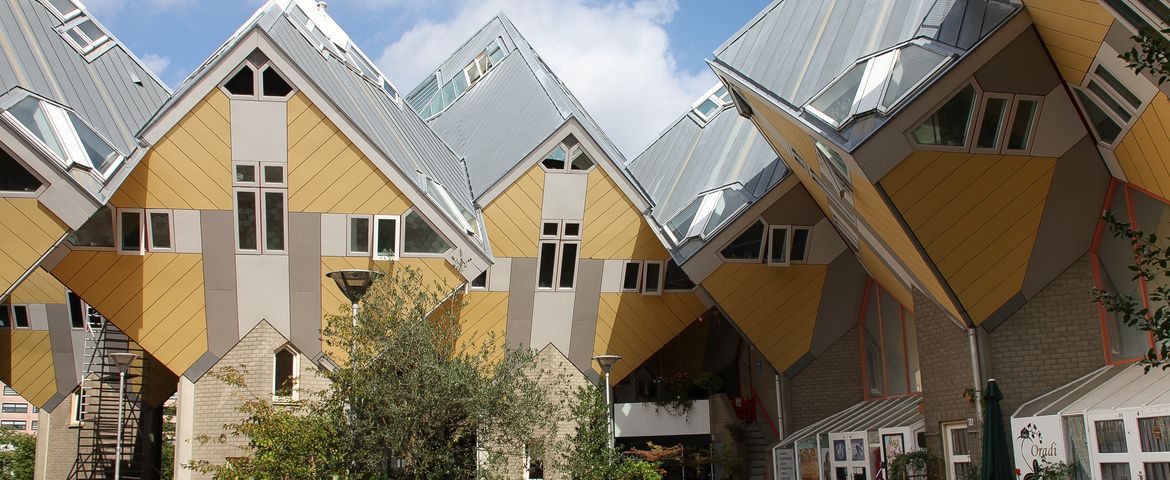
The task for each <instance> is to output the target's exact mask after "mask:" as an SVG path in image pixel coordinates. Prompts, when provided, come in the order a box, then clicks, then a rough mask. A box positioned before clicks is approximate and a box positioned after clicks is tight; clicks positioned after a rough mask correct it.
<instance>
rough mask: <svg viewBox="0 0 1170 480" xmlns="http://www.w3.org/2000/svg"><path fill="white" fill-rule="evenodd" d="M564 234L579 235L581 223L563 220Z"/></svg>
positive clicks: (569, 235) (567, 235)
mask: <svg viewBox="0 0 1170 480" xmlns="http://www.w3.org/2000/svg"><path fill="white" fill-rule="evenodd" d="M565 236H566V237H580V236H581V224H580V223H577V222H565Z"/></svg>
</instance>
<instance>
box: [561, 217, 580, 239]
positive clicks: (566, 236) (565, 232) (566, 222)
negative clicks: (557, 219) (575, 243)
mask: <svg viewBox="0 0 1170 480" xmlns="http://www.w3.org/2000/svg"><path fill="white" fill-rule="evenodd" d="M571 223H572V224H576V225H577V234H576V235H569V233H568V230H567V227H568V226H569V224H571ZM581 224H582V222H581V221H578V220H563V221H561V226H560V232H561V238H564V239H566V240H573V239H576V240H580V239H581Z"/></svg>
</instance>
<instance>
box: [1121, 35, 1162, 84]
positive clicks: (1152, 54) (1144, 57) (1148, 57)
mask: <svg viewBox="0 0 1170 480" xmlns="http://www.w3.org/2000/svg"><path fill="white" fill-rule="evenodd" d="M1163 34H1170V28H1168V29H1165V30H1162V31H1161V32H1155V31H1143V32H1142V33H1141V34H1139V35H1136V36H1134V37H1132V38H1133V41H1134V42H1136V43H1137V44H1136V45H1134V46H1133V48H1130V49H1129V51H1127V52H1125V53H1122V54H1121V59H1122V60H1125V61H1126V63H1127V66H1128V67H1129V68H1131V69H1133V71H1134V72H1136V73H1138V74H1141V73H1142V72H1144V71H1149V72H1150V75H1152V76H1153V77H1154V78H1155V79H1156V80H1157V82H1158V84H1159V85H1161V84H1163V83H1166V80H1167V79H1170V65H1168V64H1167V60H1170V42H1167V41H1166V37H1163V36H1162V35H1163Z"/></svg>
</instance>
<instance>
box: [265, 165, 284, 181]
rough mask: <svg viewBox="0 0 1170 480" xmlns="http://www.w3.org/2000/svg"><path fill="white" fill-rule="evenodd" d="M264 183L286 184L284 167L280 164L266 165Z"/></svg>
mask: <svg viewBox="0 0 1170 480" xmlns="http://www.w3.org/2000/svg"><path fill="white" fill-rule="evenodd" d="M264 183H275V184H278V185H284V167H282V166H280V165H265V166H264Z"/></svg>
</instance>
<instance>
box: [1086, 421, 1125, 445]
mask: <svg viewBox="0 0 1170 480" xmlns="http://www.w3.org/2000/svg"><path fill="white" fill-rule="evenodd" d="M1093 426H1094V429H1095V430H1096V434H1097V452H1099V453H1126V452H1127V451H1129V448H1128V447H1127V446H1126V444H1125V424H1124V421H1123V420H1120V419H1119V420H1098V421H1096V422H1093Z"/></svg>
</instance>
